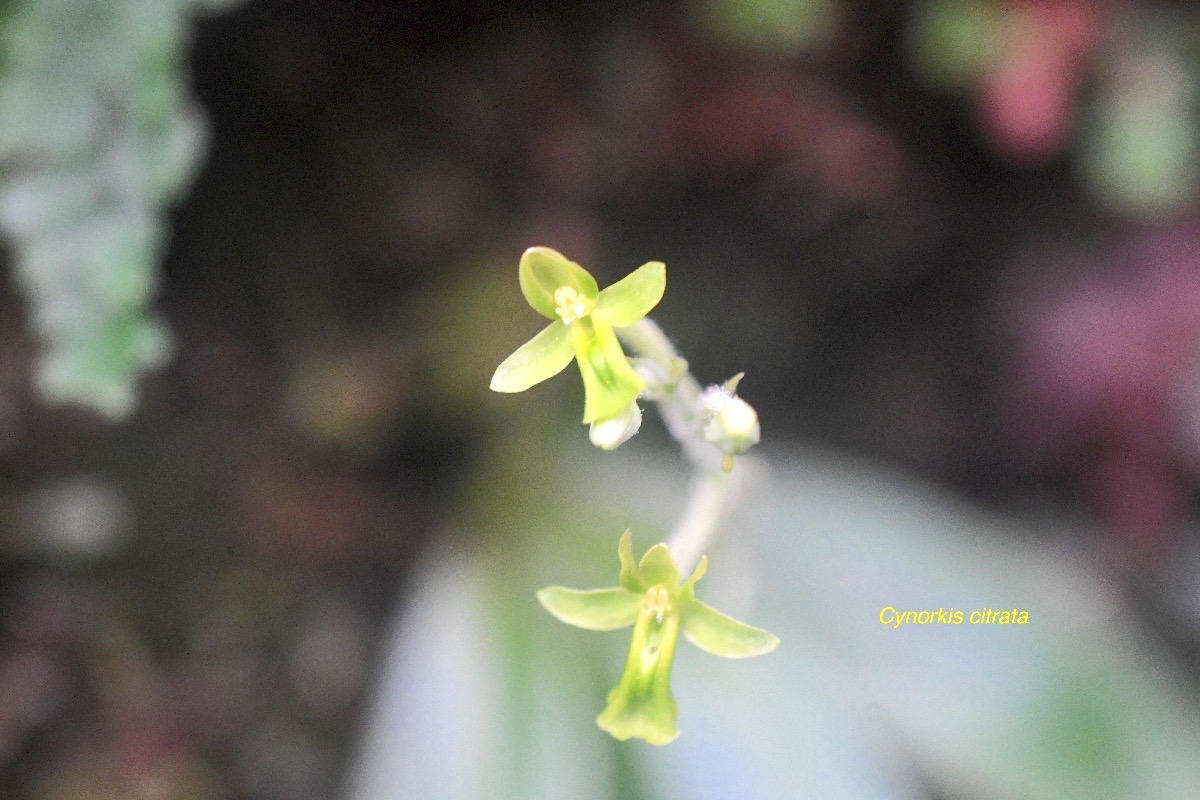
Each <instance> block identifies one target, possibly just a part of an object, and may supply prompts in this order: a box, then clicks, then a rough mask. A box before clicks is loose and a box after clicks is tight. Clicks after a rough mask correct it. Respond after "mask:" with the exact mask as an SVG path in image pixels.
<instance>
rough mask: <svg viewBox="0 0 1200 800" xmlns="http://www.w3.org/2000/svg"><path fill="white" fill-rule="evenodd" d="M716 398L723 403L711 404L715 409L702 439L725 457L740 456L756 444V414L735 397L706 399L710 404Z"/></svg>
mask: <svg viewBox="0 0 1200 800" xmlns="http://www.w3.org/2000/svg"><path fill="white" fill-rule="evenodd" d="M717 398H720V399H721V400H723V401H724V402H720V403H719V404H718V403H712V405H713V406H717V407H716V408H714V409H713V410H714V411H715V413H714V414H713V417H712V419H711V420H709V422H708V424H707V425H706V426H705V427H704V438H706V439H708V440H709V441H710V442H712V443H713V444H715V445H716V446H717V449H718V450H720V451H721V452H722V453H725V454H726V455H731V456H736V455H741V454H742V453H744V452H746V451H747V450H749V449H750V448H751V447H753V446H754V445H756V444H758V438H759V433H760V431H759V426H758V414H757V413H756V412H755V410H754V407H753V406H751V405H750V404H749V403H747V402H746V401H745V400H743V399H742V398H740V397H737V396H732V397H731V396H728V395H725V396H724V397H720V395H717V396H715V397H710V398H707V399H708V400H709V401H710V403H711V402H712V401H713V400H715V399H717Z"/></svg>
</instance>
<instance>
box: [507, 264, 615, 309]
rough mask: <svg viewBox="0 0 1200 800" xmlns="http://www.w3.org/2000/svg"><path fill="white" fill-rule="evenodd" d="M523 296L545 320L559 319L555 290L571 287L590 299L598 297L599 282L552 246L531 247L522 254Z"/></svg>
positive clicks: (519, 274)
mask: <svg viewBox="0 0 1200 800" xmlns="http://www.w3.org/2000/svg"><path fill="white" fill-rule="evenodd" d="M517 274H518V276H519V277H520V279H521V293H522V294H524V295H525V299H526V300H527V301H529V305H531V306H533V309H534V310H535V311H537V312H538V313H539V314H541V315H542V316H543V317H547V318H549V319H553V320H557V319H558V314H557V313H556V312H555V310H554V309H555V308H556V307H557V305H558V304H557V303H556V302H555V301H554V290H555V289H559V288H561V287H563V286H570V287H571V288H572V289H574V290H575V291H577V292H579V293H580V294H582V295H583V296H584V297H586V298H588V299H589V300H595V299H596V298H597V296H598V295H599V288H598V287H597V286H596V279H595V278H593V277H592V276H591V273H589V272H588V271H587V270H586V269H584V268H583V267H581V266H579V265H578V264H576V263H575V262H574V261H569V260H568V259H567V258H566V257H565V256H564V255H563V254H562V253H560V252H558V251H557V250H551V249H550V248H549V247H531V248H529V249H528V250H526V251H525V252H524V253H522V254H521V265H520V267H519V268H518V270H517Z"/></svg>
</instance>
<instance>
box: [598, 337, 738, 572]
mask: <svg viewBox="0 0 1200 800" xmlns="http://www.w3.org/2000/svg"><path fill="white" fill-rule="evenodd" d="M617 335H618V336H619V337H620V338H621V340H622V341H623V342H625V344H627V345H628V346H629V347H630V348H631V349H632V350H633V351H634V352H636V353H637V354H638V355H639V356H641V357H642V358H643V359H644V360H645V362H648V364H646V367H647V368H646V369H643V370H642V374H643V377H645V378H646V383H647V386H648V388H647V391H646V396H647V397H648V398H649V399H650V400H653V401H654V402H655V403H657V404H658V411H659V414H660V415H661V416H662V419H663V423H664V424H665V425H666V427H667V431H668V432H669V433H670V434H671V436H672V437H674V439H675V440H676V441H677V442H679V445H680V447H682V448H683V452H684V454H685V455H686V456H687V457H688V460H689V461H691V462H692V468H693V470H694V474H693V477H692V484H691V492H690V494H689V495H688V500H687V505H686V507H685V508H684V512H683V516H682V517H681V518H680V520H679V522H678V523H676V525H675V529H674V530H673V531H672V532H671V535H670V536H669V537H668V539H667V547H668V548H669V549H670V551H671V555H672V556H674V558H675V561H676V563H677V564H678V565H679V569H680V571H681V572H682V573H683V574H684V575H687V574H688V573H689V572H691V570H692V568H693V567H694V566H695V565H696V562H697V561H699V559H700V556H702V555H703V554H704V551H705V550H706V549H707V548H708V546H709V544H710V543H711V541H712V539H713V537H714V535H715V534H716V533H717V531H718V530H719V528H720V524H721V522H722V520H723V518H724V517H725V515H726V514H728V513H729V511H730V510H731V509H732V507H733V505H734V503H735V502H736V499H737V494H738V492H737V489H738V486H739V484H740V483H741V474H740V471H739V472H726V471H725V470H724V469H722V466H721V463H722V460H723V458H724V456H723V454H722V453H721V451H719V450H718V449H717V448H716V447H715V446H713V444H712V443H711V442H709V441H708V439H706V438H705V437H704V426H705V424H707V422H708V416H709V415H708V412H707V411H706V410H705V408H704V405H703V403H702V402H701V395H702V393H703V391H704V390H703V388H702V387H701V385H700V383H699V381H697V380H696V379H695V378H694V377H692V374H691V373H690V372H688V368H687V361H685V360H684V359H683V358H681V357H680V355H679V353H678V352H677V351H676V350H675V347H674V346H673V345H672V344H671V342H670V340H668V339H667V337H666V335H665V334H664V333H663V332H662V329H661V328H659V327H658V325H657V324H655V323H654V321H652V320H650V319H642V320H640V321H639V322H636V323H634V324H633V325H630V326H628V327H626V328H618V329H617Z"/></svg>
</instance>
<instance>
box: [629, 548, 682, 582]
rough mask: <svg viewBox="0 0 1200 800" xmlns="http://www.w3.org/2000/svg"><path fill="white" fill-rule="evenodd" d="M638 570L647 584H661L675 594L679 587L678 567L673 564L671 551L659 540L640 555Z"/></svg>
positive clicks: (673, 559)
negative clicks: (644, 553)
mask: <svg viewBox="0 0 1200 800" xmlns="http://www.w3.org/2000/svg"><path fill="white" fill-rule="evenodd" d="M638 571H639V572H640V573H641V575H642V580H643V581H644V582H645V584H646V585H647V586H653V585H655V584H656V583H657V584H662V585H663V586H665V587H667V591H669V592H671V594H675V592H676V591H677V590H678V588H679V567H677V566H675V558H674V557H673V556H672V555H671V551H670V550H668V549H667V546H666V545H665V544H663V543H661V542H659V543H658V544H656V545H654V547H651V548H650V549H649V550H647V551H646V555H644V556H642V561H641V563H640V564H638Z"/></svg>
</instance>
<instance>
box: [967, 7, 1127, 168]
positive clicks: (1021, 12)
mask: <svg viewBox="0 0 1200 800" xmlns="http://www.w3.org/2000/svg"><path fill="white" fill-rule="evenodd" d="M1006 5H1007V8H1006V9H1005V10H1006V13H1005V15H1004V19H1005V20H1006V23H1007V24H1006V25H1005V26H1004V27H1003V29H1002V30H1001V31H1000V32H999V41H998V43H997V44H998V46H997V53H996V59H995V61H994V63H992V64H991V65H989V66H988V67H986V68H985V72H984V75H983V79H982V83H981V85H980V87H979V105H980V114H981V116H982V117H983V125H984V128H985V129H986V130H987V132H988V135H989V136H990V137H991V139H992V140H993V141H994V142H995V143H996V145H997V146H998V147H999V148H1000V150H1001V151H1002V152H1004V153H1006V154H1008V155H1010V156H1012V157H1015V158H1017V159H1019V160H1026V161H1038V160H1042V159H1046V158H1051V157H1053V156H1056V155H1059V154H1060V153H1062V152H1063V151H1064V150H1065V149H1066V147H1067V145H1068V144H1069V143H1070V141H1071V134H1072V129H1073V125H1074V121H1075V111H1076V103H1077V94H1078V91H1079V85H1080V83H1081V82H1082V80H1083V78H1084V76H1085V71H1086V69H1087V67H1088V65H1089V61H1090V59H1091V57H1092V54H1093V51H1094V50H1095V48H1096V46H1097V44H1098V43H1099V42H1100V39H1101V36H1102V33H1103V26H1104V25H1105V24H1106V20H1105V18H1104V16H1103V13H1102V11H1101V9H1100V8H1099V6H1098V5H1097V3H1096V2H1093V0H1018V1H1017V2H1012V3H1008V4H1006Z"/></svg>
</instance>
